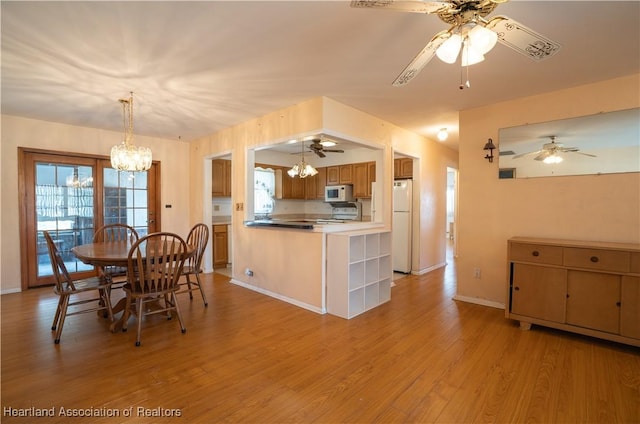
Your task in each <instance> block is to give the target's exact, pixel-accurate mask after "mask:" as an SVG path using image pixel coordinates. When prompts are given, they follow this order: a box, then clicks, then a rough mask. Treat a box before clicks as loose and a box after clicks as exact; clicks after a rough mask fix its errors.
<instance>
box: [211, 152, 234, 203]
mask: <svg viewBox="0 0 640 424" xmlns="http://www.w3.org/2000/svg"><path fill="white" fill-rule="evenodd" d="M211 169H212V178H213V181H212V184H211V195H212V196H213V197H231V161H230V160H226V159H214V160H213V161H212V165H211Z"/></svg>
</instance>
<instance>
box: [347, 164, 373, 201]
mask: <svg viewBox="0 0 640 424" xmlns="http://www.w3.org/2000/svg"><path fill="white" fill-rule="evenodd" d="M375 180H376V163H375V162H361V163H354V164H353V197H356V198H359V199H369V198H371V183H372V182H374V181H375Z"/></svg>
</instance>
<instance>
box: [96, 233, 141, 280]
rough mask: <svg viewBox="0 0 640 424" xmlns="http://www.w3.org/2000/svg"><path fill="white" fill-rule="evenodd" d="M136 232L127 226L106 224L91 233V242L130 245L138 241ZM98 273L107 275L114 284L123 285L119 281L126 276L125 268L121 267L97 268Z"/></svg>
mask: <svg viewBox="0 0 640 424" xmlns="http://www.w3.org/2000/svg"><path fill="white" fill-rule="evenodd" d="M138 238H139V236H138V232H137V231H136V230H135V229H134V228H133V227H132V226H130V225H127V224H107V225H103V226H102V227H100V228H98V229H97V230H96V231H95V232H94V233H93V242H94V243H95V242H110V241H114V242H115V241H130V242H131V243H133V242H135V241H136V240H138ZM98 272H100V273H103V274H108V275H109V276H110V277H111V279H112V281H113V282H115V283H124V282H125V281H121V280H122V278H123V277H126V275H127V268H126V267H122V266H106V267H98Z"/></svg>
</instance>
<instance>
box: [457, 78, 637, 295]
mask: <svg viewBox="0 0 640 424" xmlns="http://www.w3.org/2000/svg"><path fill="white" fill-rule="evenodd" d="M639 93H640V75H632V76H628V77H624V78H618V79H614V80H609V81H604V82H599V83H595V84H590V85H585V86H580V87H575V88H571V89H566V90H562V91H557V92H553V93H548V94H543V95H538V96H534V97H528V98H523V99H518V100H513V101H508V102H503V103H499V104H494V105H490V106H486V107H482V108H477V109H472V110H467V111H463V112H462V113H461V114H460V136H461V141H460V180H459V181H460V186H459V190H460V204H459V207H460V208H459V223H458V241H457V242H458V255H459V256H458V261H457V263H458V270H457V276H458V287H457V297H458V298H460V299H463V300H469V301H472V302H478V303H486V304H492V305H494V306H500V305H504V302H505V293H506V267H507V264H506V254H507V239H509V238H510V237H513V236H531V237H554V238H564V239H575V240H598V241H612V242H631V243H639V242H640V174H639V173H628V174H608V175H600V176H596V175H592V176H565V177H540V178H530V179H515V180H499V179H498V177H497V173H498V161H495V162H494V163H488V162H487V160H485V159H484V158H483V157H484V153H485V152H483V151H482V147H483V145H484V143H485V142H486V140H487V139H488V138H493V140H494V141H495V140H498V139H499V137H498V130H499V129H500V128H504V127H512V126H516V125H522V124H526V123H536V122H543V121H550V120H556V119H562V118H569V117H576V116H582V115H591V114H595V113H599V112H608V111H613V110H621V109H628V108H631V107H638V106H639V105H640V96H639ZM474 268H480V270H481V278H480V279H475V278H474Z"/></svg>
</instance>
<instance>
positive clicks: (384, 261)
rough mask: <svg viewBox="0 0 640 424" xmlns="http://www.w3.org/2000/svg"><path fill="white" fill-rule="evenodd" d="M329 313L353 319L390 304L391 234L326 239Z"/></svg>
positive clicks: (341, 235)
mask: <svg viewBox="0 0 640 424" xmlns="http://www.w3.org/2000/svg"><path fill="white" fill-rule="evenodd" d="M327 258H328V260H327V311H328V312H329V313H330V314H332V315H337V316H340V317H342V318H347V319H349V318H353V317H354V316H357V315H359V314H361V313H363V312H366V311H368V310H370V309H372V308H375V307H376V306H379V305H380V304H382V303H385V302H388V301H390V300H391V281H392V274H393V273H392V270H391V267H392V265H391V232H389V231H379V230H366V231H354V232H344V233H333V234H329V235H328V236H327Z"/></svg>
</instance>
